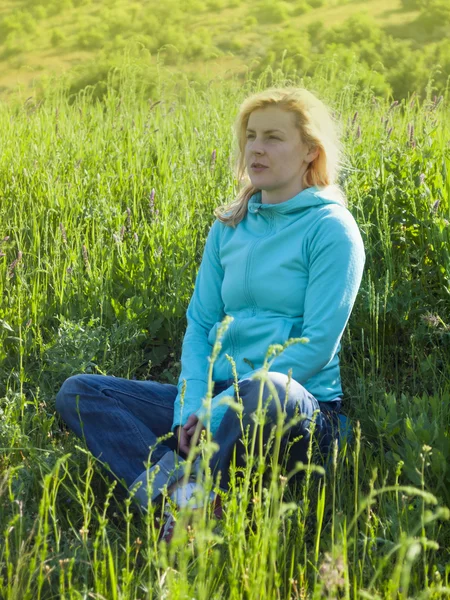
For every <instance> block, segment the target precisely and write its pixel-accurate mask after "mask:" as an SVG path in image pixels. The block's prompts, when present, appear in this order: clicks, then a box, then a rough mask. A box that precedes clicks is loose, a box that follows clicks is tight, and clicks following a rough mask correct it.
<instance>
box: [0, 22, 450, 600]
mask: <svg viewBox="0 0 450 600" xmlns="http://www.w3.org/2000/svg"><path fill="white" fill-rule="evenodd" d="M309 31H310V33H309V34H308V35H307V36H306V41H305V42H304V43H305V46H304V49H305V56H307V50H309V51H310V54H311V53H312V49H313V48H319V47H320V44H321V43H322V41H321V40H322V36H323V34H324V32H323V27H322V26H321V25H320V23H317V22H316V23H314V24H312V25H311V26H310V28H309ZM313 34H314V35H313ZM309 36H311V38H310V37H309ZM291 37H292V38H294V31H290V35H289V38H291ZM313 38H314V41H313ZM276 40H277V43H278V44H279V46H278V47H276V48H274V52H275V51H276V52H278V51H280V52H281V48H282V47H283V40H282V39H281V36H280V37H279V38H276ZM297 42H298V40H297V38H295V43H294V44H293V47H292V50H291V52H292V53H294V52H295V51H296V49H298V45H297ZM314 44H316V46H314ZM447 50H448V48H447V45H446V44H442V45H440V46H439V51H440V52H441V53H442V56H443V57H445V56H446V52H447ZM364 51H365V52H366V53H367V56H368V57H369V56H370V48H364ZM326 52H327V54H325V56H324V62H323V63H322V64H320V63H319V64H318V65H316V77H315V79H311V78H308V76H304V77H303V78H302V79H300V78H293V79H290V80H286V79H285V77H284V75H283V73H281V72H280V71H276V70H273V71H270V69H267V72H266V74H265V75H264V76H263V77H262V78H261V79H260V80H258V81H251V80H248V81H245V82H242V81H240V80H236V81H232V82H230V81H226V82H217V81H216V82H208V83H207V85H204V87H203V88H201V89H199V88H197V85H198V84H196V85H193V84H192V82H190V81H189V80H187V79H186V80H185V81H183V80H180V78H179V77H175V76H174V77H173V80H172V81H171V80H170V79H169V78H167V79H165V80H162V78H161V76H160V75H161V71H162V69H160V71H159V72H158V71H156V69H154V63H153V62H152V61H151V56H150V55H149V53H148V52H146V51H144V50H142V47H139V46H138V45H137V46H133V45H132V44H131V43H130V44H129V45H128V46H127V47H126V53H125V54H126V62H125V64H124V65H123V66H122V68H120V69H119V68H116V69H113V70H110V69H109V66H111V65H112V64H113V63H108V60H112V59H108V57H106V56H104V55H102V56H103V59H102V60H103V61H104V62H103V64H102V65H98V66H102V68H103V69H104V73H103V74H102V73H97V76H93V78H92V81H93V82H95V81H97V80H98V78H100V79H102V80H104V82H105V83H104V84H103V88H102V94H100V93H99V90H98V89H97V87H96V86H95V85H94V86H93V87H89V88H88V89H85V88H84V85H82V84H81V83H80V84H79V87H78V89H79V90H80V91H78V93H77V94H74V95H73V96H71V97H69V94H68V90H67V89H64V88H63V89H61V88H58V86H56V85H54V86H52V87H51V88H49V90H50V91H51V93H50V91H47V93H46V94H45V95H43V97H42V99H41V101H40V102H35V101H33V100H28V101H27V102H25V103H24V102H18V103H11V104H10V105H6V104H5V103H3V104H1V105H0V130H1V132H2V139H3V140H4V144H3V146H2V153H1V154H0V293H1V297H2V303H1V306H0V386H1V387H0V443H1V447H2V452H1V453H0V464H1V469H2V478H1V481H0V500H1V502H0V532H1V533H0V536H1V540H0V542H1V544H0V569H1V576H0V597H2V598H3V597H5V598H8V597H9V598H14V597H15V598H28V597H30V598H31V597H36V598H39V597H41V598H46V597H49V598H50V597H54V598H56V597H66V598H70V599H72V598H73V599H75V598H77V597H82V596H83V597H89V595H91V596H99V597H104V598H114V597H115V595H116V596H117V597H121V598H123V599H124V600H128V599H130V600H131V599H134V598H138V597H143V594H144V596H147V595H148V596H149V597H160V596H161V595H165V596H167V597H168V598H181V597H198V598H204V599H208V600H209V598H211V599H213V598H214V599H217V600H219V598H224V597H227V598H228V597H229V598H236V599H237V598H242V597H245V598H248V599H249V600H261V599H262V600H265V599H267V600H268V599H269V598H273V597H278V596H279V597H286V598H288V597H301V595H303V596H305V597H310V598H312V599H313V600H320V599H321V598H324V597H336V598H337V597H349V598H350V597H353V595H355V596H356V595H360V596H361V597H366V596H367V597H369V596H370V597H373V598H383V597H387V598H394V597H397V596H398V594H399V590H400V589H401V590H402V594H403V596H404V597H405V598H407V597H409V598H422V597H423V598H425V597H431V598H432V597H436V598H438V597H440V596H441V595H442V593H441V592H442V588H443V587H449V585H450V572H449V570H448V568H446V566H445V565H447V564H448V563H449V560H450V556H449V548H450V527H449V524H448V518H449V511H448V509H447V508H446V506H448V503H449V501H450V497H449V492H448V490H449V485H448V482H449V468H448V465H449V460H450V436H449V432H450V402H449V400H450V398H449V393H450V390H449V385H448V373H449V368H450V364H449V356H450V305H449V302H448V294H449V289H450V270H449V269H450V228H449V222H448V215H449V210H450V208H449V206H450V205H449V195H450V185H449V178H448V173H449V171H450V163H449V156H448V145H447V140H448V135H449V131H448V129H449V122H450V120H449V119H448V106H447V102H446V100H445V99H440V98H437V97H434V94H433V91H432V89H431V88H428V91H427V96H426V98H425V100H424V101H422V100H421V99H420V97H419V95H416V96H415V97H414V98H409V99H408V101H402V102H399V103H393V104H390V103H386V102H385V101H383V100H380V98H378V99H377V98H376V97H374V96H373V94H372V92H371V91H370V89H369V85H372V83H373V82H371V80H370V79H369V76H372V75H373V73H372V72H371V71H370V70H368V68H367V67H366V66H364V65H362V64H359V63H358V60H357V59H355V56H356V55H355V52H354V49H351V48H343V47H342V46H341V45H339V44H336V45H335V46H333V47H332V48H329V49H327V50H326ZM333 57H335V58H334V59H333ZM294 59H295V55H294V57H293V59H292V60H294ZM285 60H287V59H286V57H285ZM298 60H302V59H298ZM333 60H335V61H336V62H335V64H334V65H333V62H332V61H333ZM367 60H369V58H367ZM424 60H428V57H425V58H424ZM276 64H277V63H276V61H275V62H274V65H276ZM293 64H294V63H293ZM299 64H300V63H299ZM343 65H344V67H345V68H342V66H343ZM294 66H295V65H294ZM270 73H271V75H270V76H271V77H272V79H273V81H271V83H272V82H273V83H275V84H277V85H287V84H294V85H306V87H309V88H311V89H313V90H314V91H316V92H317V93H318V95H319V96H320V97H322V98H323V99H324V100H325V101H326V102H327V103H328V104H329V106H330V107H332V108H333V110H334V111H335V115H336V117H337V118H338V119H339V121H340V122H341V123H342V136H343V146H344V154H343V170H342V174H341V181H340V182H341V185H342V186H343V188H344V190H345V192H346V195H347V198H348V206H349V210H350V211H351V212H352V213H353V214H354V216H355V218H356V220H357V222H358V225H359V227H360V230H361V233H362V236H363V239H364V244H365V249H366V255H367V261H366V269H365V273H364V278H363V282H362V287H361V291H360V294H359V296H358V299H357V302H356V304H355V308H354V311H353V313H352V317H351V320H350V323H349V328H348V330H347V332H346V334H345V336H344V338H343V340H342V353H341V357H342V378H343V384H344V386H345V387H344V389H345V410H346V412H347V413H349V415H350V418H351V422H352V427H353V442H352V443H351V444H349V443H348V441H347V442H344V443H343V445H342V447H341V449H340V450H339V452H338V451H337V449H336V452H335V453H334V454H333V456H332V457H331V459H330V461H329V463H328V465H327V470H326V473H325V474H324V473H323V470H321V469H320V467H319V466H316V465H314V463H313V462H312V452H311V457H310V458H309V459H308V460H309V461H311V464H309V465H297V467H296V468H297V469H301V470H303V471H304V472H305V477H304V479H303V482H302V483H297V484H294V483H293V481H294V480H295V474H293V473H291V474H289V473H286V472H285V465H282V466H281V467H280V466H279V465H278V464H277V463H276V461H272V462H271V458H270V455H268V454H267V453H266V454H264V452H265V449H264V448H262V447H261V448H259V445H258V444H256V445H255V448H257V451H256V453H253V454H252V453H250V452H249V455H248V456H249V459H248V462H247V465H246V466H245V468H242V469H240V471H239V474H240V476H241V479H240V480H239V479H237V478H236V479H235V478H234V477H233V478H232V482H233V483H232V487H231V489H230V491H229V492H228V493H227V494H223V495H222V498H223V501H224V505H225V507H226V511H225V516H224V519H223V520H222V522H220V523H217V522H215V521H213V520H212V519H210V518H209V517H208V516H207V514H206V513H207V511H206V510H205V511H202V510H200V511H196V513H195V514H194V515H192V514H191V515H189V514H188V513H187V512H185V513H183V512H182V511H181V512H180V513H179V514H178V515H177V525H180V524H184V523H186V524H187V521H188V519H189V518H191V519H193V521H191V524H190V526H191V528H190V530H189V538H188V533H187V532H186V530H185V528H184V527H179V528H178V533H177V534H176V537H175V538H174V542H173V545H172V546H171V547H169V548H166V547H163V546H162V545H158V542H157V529H156V528H155V523H154V517H155V516H156V515H155V506H153V505H152V506H150V512H149V513H148V514H147V515H140V514H139V513H138V512H137V511H134V510H133V508H132V505H131V504H130V500H129V499H124V496H125V492H123V491H122V493H120V492H118V491H117V490H118V486H117V487H116V489H114V484H112V483H111V482H109V481H107V480H106V479H105V475H104V471H103V470H102V469H101V468H100V464H99V462H98V461H94V459H93V458H92V456H90V455H89V453H87V451H86V449H85V446H84V442H83V441H82V440H78V439H77V438H75V437H74V436H73V435H72V434H68V432H67V430H65V428H64V426H63V425H62V423H61V422H60V421H59V419H58V418H57V416H56V414H55V406H54V401H55V394H56V391H57V390H58V388H59V387H60V385H61V384H62V382H63V380H64V379H65V378H66V377H68V376H70V375H73V374H75V373H80V372H84V373H94V374H96V373H97V374H98V373H106V374H112V375H116V376H124V377H133V376H136V377H138V378H139V379H147V378H148V377H150V376H151V377H153V378H154V379H156V380H158V381H162V382H166V383H174V382H176V380H177V377H178V374H179V370H180V364H179V358H180V349H181V341H182V338H183V334H184V330H185V319H184V316H185V311H186V308H187V305H188V302H189V298H190V296H191V294H192V289H193V285H194V281H195V276H196V272H197V269H198V265H199V261H200V258H201V254H202V250H203V247H204V242H205V238H206V235H207V232H208V229H209V227H210V225H211V223H212V221H213V219H214V217H213V209H214V208H215V207H216V206H218V205H219V204H222V203H223V202H224V201H225V200H227V199H231V198H232V197H234V195H235V193H236V184H237V182H236V181H235V179H234V177H233V175H232V174H231V172H230V156H232V149H233V145H232V143H233V142H232V133H231V131H232V129H231V125H232V123H233V120H234V118H235V114H236V110H237V108H236V107H238V106H239V104H240V102H241V101H242V100H243V98H244V97H246V96H247V95H248V94H249V93H251V92H253V91H254V90H256V89H261V88H263V87H265V86H266V84H267V83H268V80H269V79H270V77H269V74H270ZM375 75H380V76H381V77H382V78H383V77H384V76H383V75H381V74H380V73H375ZM365 77H367V79H364V78H365ZM380 85H381V84H380ZM72 91H76V90H72ZM98 100H101V102H99V101H98ZM213 151H215V157H216V159H215V162H214V164H212V161H211V154H212V152H213ZM256 418H257V419H259V415H256ZM277 436H278V437H277ZM277 439H279V430H278V429H277V430H276V431H274V436H273V443H274V444H276V443H277ZM200 450H201V456H202V460H204V465H205V466H206V465H207V459H208V457H209V456H210V453H211V452H212V451H213V450H214V446H213V445H212V443H211V441H210V440H208V439H206V440H205V441H204V442H202V446H201V448H200ZM253 465H255V466H257V469H256V471H253V472H252V471H251V467H252V466H253ZM267 467H268V468H267ZM263 475H264V477H263ZM204 481H205V482H206V484H205V485H206V487H207V486H210V487H211V486H212V483H213V482H212V481H211V474H210V473H208V471H207V469H206V468H205V479H204ZM240 482H241V483H240ZM210 487H209V488H208V487H207V491H209V489H210ZM419 554H420V560H417V557H418V556H419ZM229 556H233V560H232V561H230V560H227V557H229ZM86 565H89V566H90V568H89V569H86ZM47 567H48V568H47ZM144 588H145V590H146V591H145V592H144V591H143V590H144Z"/></svg>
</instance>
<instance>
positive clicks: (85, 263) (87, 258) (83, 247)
mask: <svg viewBox="0 0 450 600" xmlns="http://www.w3.org/2000/svg"><path fill="white" fill-rule="evenodd" d="M81 250H82V252H83V260H84V266H85V267H86V269H87V270H88V271H89V270H90V268H91V265H90V264H89V256H88V251H87V248H86V246H85V245H84V244H83V245H82V247H81Z"/></svg>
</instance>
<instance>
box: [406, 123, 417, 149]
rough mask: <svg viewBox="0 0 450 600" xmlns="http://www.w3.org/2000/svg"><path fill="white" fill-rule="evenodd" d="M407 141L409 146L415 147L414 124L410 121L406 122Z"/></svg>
mask: <svg viewBox="0 0 450 600" xmlns="http://www.w3.org/2000/svg"><path fill="white" fill-rule="evenodd" d="M408 141H409V145H410V146H411V148H415V147H416V142H415V140H414V125H413V124H412V123H408Z"/></svg>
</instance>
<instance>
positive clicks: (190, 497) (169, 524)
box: [159, 482, 223, 544]
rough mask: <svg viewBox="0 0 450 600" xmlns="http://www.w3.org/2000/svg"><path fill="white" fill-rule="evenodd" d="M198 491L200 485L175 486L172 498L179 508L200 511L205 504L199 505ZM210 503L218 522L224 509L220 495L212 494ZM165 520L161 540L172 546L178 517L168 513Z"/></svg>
mask: <svg viewBox="0 0 450 600" xmlns="http://www.w3.org/2000/svg"><path fill="white" fill-rule="evenodd" d="M198 489H199V485H198V484H196V483H193V482H190V483H187V484H186V485H181V486H175V489H174V491H173V492H172V494H171V495H170V498H171V500H172V501H173V503H174V504H175V505H176V506H177V507H178V508H182V507H184V506H189V508H191V509H192V510H198V509H199V508H201V507H202V506H203V504H198V501H197V499H196V498H195V492H196V491H197V490H198ZM210 502H211V508H212V515H213V517H214V518H215V519H218V520H220V519H222V517H223V508H222V500H221V498H220V496H219V494H214V493H213V492H211V493H210ZM164 519H165V520H164V524H163V526H162V527H161V531H160V535H159V540H160V541H161V540H162V541H164V542H165V543H166V544H170V542H171V541H172V538H173V534H174V531H175V524H176V517H175V515H174V514H173V513H172V512H170V511H166V512H165V513H164Z"/></svg>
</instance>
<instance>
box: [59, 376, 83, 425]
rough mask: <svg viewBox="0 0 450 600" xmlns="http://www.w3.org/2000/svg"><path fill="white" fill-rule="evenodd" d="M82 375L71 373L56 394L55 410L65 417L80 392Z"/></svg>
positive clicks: (74, 405)
mask: <svg viewBox="0 0 450 600" xmlns="http://www.w3.org/2000/svg"><path fill="white" fill-rule="evenodd" d="M82 377H84V376H83V375H72V377H69V378H68V379H66V380H65V381H64V383H63V384H62V386H61V388H60V390H59V392H58V393H57V394H56V400H55V407H56V411H57V412H58V413H59V414H60V415H61V416H62V417H63V418H65V417H66V416H67V415H68V414H70V413H71V412H72V411H73V410H74V408H75V407H76V402H75V401H74V400H75V399H76V397H77V395H79V394H80V392H81V387H82Z"/></svg>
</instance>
